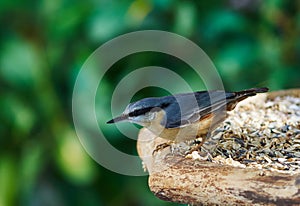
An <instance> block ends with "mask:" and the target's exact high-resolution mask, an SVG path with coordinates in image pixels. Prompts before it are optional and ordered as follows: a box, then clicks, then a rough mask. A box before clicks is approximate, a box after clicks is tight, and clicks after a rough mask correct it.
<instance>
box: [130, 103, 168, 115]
mask: <svg viewBox="0 0 300 206" xmlns="http://www.w3.org/2000/svg"><path fill="white" fill-rule="evenodd" d="M168 105H169V103H163V104H162V105H161V107H146V108H141V109H137V110H134V111H133V112H130V113H129V114H128V116H129V117H137V116H139V115H143V114H146V113H147V112H150V111H151V110H154V111H159V110H161V109H164V108H166V107H167V106H168Z"/></svg>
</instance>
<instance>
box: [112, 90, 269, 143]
mask: <svg viewBox="0 0 300 206" xmlns="http://www.w3.org/2000/svg"><path fill="white" fill-rule="evenodd" d="M267 91H268V88H252V89H247V90H244V91H239V92H224V91H222V90H214V91H199V92H193V93H185V94H176V95H171V96H165V97H150V98H145V99H141V100H139V101H137V102H133V103H130V104H129V105H128V106H127V107H126V109H125V111H124V112H123V113H122V114H121V115H120V116H118V117H116V118H114V119H112V120H110V121H108V122H107V123H108V124H111V123H117V122H121V121H129V122H132V123H136V124H139V125H141V126H143V127H146V128H148V129H149V130H150V131H151V132H152V133H153V134H155V135H156V136H159V137H161V138H164V139H168V140H171V141H172V142H175V143H178V142H182V141H185V140H193V139H196V138H198V137H203V136H206V135H207V134H208V133H209V132H210V131H212V130H213V129H214V128H216V127H217V126H218V125H219V124H220V123H222V122H223V121H224V120H225V119H226V111H231V110H233V109H234V108H235V106H236V105H237V103H238V102H240V101H242V100H244V99H246V98H247V97H250V96H254V95H256V94H257V93H263V92H267ZM204 140H205V137H204V139H203V141H202V142H201V145H202V144H203V142H204Z"/></svg>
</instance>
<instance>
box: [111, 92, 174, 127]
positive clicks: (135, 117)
mask: <svg viewBox="0 0 300 206" xmlns="http://www.w3.org/2000/svg"><path fill="white" fill-rule="evenodd" d="M167 105H169V103H168V102H166V101H165V100H164V99H162V98H157V97H151V98H145V99H142V100H140V101H137V102H133V103H130V104H129V105H128V106H127V107H126V109H125V110H124V112H123V113H122V114H121V115H120V116H118V117H115V118H113V119H111V120H109V121H108V122H107V124H112V123H117V122H122V121H128V122H132V123H136V124H139V125H141V126H149V125H150V124H151V123H152V121H154V120H155V118H156V116H157V113H158V112H161V111H162V109H164V108H165V107H166V106H167Z"/></svg>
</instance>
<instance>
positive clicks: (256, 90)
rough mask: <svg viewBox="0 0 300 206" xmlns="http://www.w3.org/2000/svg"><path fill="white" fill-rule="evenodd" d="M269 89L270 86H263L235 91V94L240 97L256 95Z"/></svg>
mask: <svg viewBox="0 0 300 206" xmlns="http://www.w3.org/2000/svg"><path fill="white" fill-rule="evenodd" d="M267 91H269V88H267V87H261V88H251V89H246V90H243V91H239V92H234V94H235V97H236V98H239V97H250V96H254V95H256V94H257V93H264V92H267Z"/></svg>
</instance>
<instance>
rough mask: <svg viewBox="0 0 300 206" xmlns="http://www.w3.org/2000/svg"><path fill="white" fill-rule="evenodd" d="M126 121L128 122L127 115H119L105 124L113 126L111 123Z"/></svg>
mask: <svg viewBox="0 0 300 206" xmlns="http://www.w3.org/2000/svg"><path fill="white" fill-rule="evenodd" d="M126 120H128V115H120V116H118V117H115V118H113V119H111V120H109V121H108V122H106V124H113V123H117V122H121V121H126Z"/></svg>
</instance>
